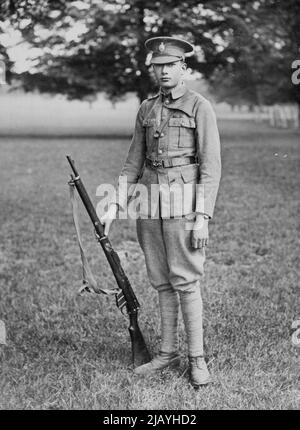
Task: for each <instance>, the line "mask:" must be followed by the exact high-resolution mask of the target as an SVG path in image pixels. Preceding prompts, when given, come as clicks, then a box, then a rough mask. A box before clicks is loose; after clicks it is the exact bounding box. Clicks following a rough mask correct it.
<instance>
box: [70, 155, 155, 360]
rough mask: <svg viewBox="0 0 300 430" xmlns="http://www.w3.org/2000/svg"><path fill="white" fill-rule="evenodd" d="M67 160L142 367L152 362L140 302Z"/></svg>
mask: <svg viewBox="0 0 300 430" xmlns="http://www.w3.org/2000/svg"><path fill="white" fill-rule="evenodd" d="M67 160H68V162H69V164H70V166H71V168H72V171H73V173H74V175H73V174H71V181H70V182H69V184H70V185H74V186H75V187H76V189H77V191H78V194H79V196H80V198H81V200H82V202H83V204H84V206H85V208H86V210H87V212H88V214H89V217H90V219H91V221H92V223H93V225H94V228H95V233H96V239H97V241H98V243H99V244H100V245H101V246H102V249H103V251H104V254H105V256H106V258H107V260H108V263H109V265H110V267H111V269H112V271H113V274H114V276H115V279H116V281H117V284H118V287H119V288H120V289H121V291H120V292H119V293H117V294H116V304H117V307H118V308H119V309H120V310H121V312H122V309H123V308H124V307H126V310H127V313H128V316H129V322H130V324H129V327H128V330H129V333H130V338H131V349H132V362H133V364H134V365H135V366H140V365H141V364H144V363H147V362H148V361H150V360H151V357H150V354H149V352H148V349H147V346H146V344H145V341H144V338H143V335H142V333H141V330H140V328H139V325H138V311H139V309H140V305H139V302H138V300H137V298H136V296H135V294H134V291H133V289H132V287H131V285H130V282H129V279H128V278H127V276H126V275H125V273H124V270H123V268H122V266H121V262H120V258H119V256H118V254H117V253H116V251H114V249H113V247H112V245H111V243H110V241H109V239H108V237H107V236H105V235H104V228H103V226H102V224H101V223H100V220H99V218H98V216H97V213H96V211H95V208H94V206H93V204H92V201H91V199H90V197H89V195H88V193H87V191H86V189H85V186H84V185H83V183H82V180H81V179H80V176H79V173H78V171H77V169H76V167H75V165H74V160H72V159H71V157H70V156H69V155H67Z"/></svg>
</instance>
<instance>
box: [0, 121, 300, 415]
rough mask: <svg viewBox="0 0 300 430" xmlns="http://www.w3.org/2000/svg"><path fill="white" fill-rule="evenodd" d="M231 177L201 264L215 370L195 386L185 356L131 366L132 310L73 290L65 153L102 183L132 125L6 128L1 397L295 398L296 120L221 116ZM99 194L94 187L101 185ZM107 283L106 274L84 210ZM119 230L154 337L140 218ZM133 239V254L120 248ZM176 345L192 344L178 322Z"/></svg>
mask: <svg viewBox="0 0 300 430" xmlns="http://www.w3.org/2000/svg"><path fill="white" fill-rule="evenodd" d="M220 128H221V134H222V151H223V155H222V158H223V177H222V182H221V187H220V192H219V196H218V201H217V206H216V211H215V217H214V219H213V220H212V221H211V224H210V236H211V242H210V246H209V248H208V251H207V263H206V274H205V277H204V278H203V283H202V285H203V287H202V288H203V289H202V291H203V300H204V311H205V318H204V324H205V344H206V353H207V360H208V363H209V368H210V370H211V372H212V374H213V378H214V383H213V384H212V385H210V386H208V387H206V388H204V389H202V390H200V391H197V392H196V391H194V390H193V389H192V388H190V386H189V384H188V379H187V373H186V371H185V370H186V365H187V362H186V359H184V360H183V363H182V366H181V368H180V369H179V370H175V371H174V370H166V371H164V372H163V373H162V374H158V375H155V376H152V377H148V378H140V377H136V376H133V374H132V370H131V363H130V361H131V353H130V342H129V334H128V331H127V325H128V322H127V320H126V319H125V318H124V317H123V316H122V315H121V314H120V313H119V311H118V310H117V309H116V307H115V304H114V300H113V298H108V297H105V296H96V297H95V296H91V295H85V296H82V297H77V296H76V291H77V289H78V287H79V284H80V282H79V279H80V277H81V268H80V259H79V251H78V247H77V243H76V240H75V233H74V227H73V225H72V219H71V212H70V203H69V196H68V187H67V180H68V175H69V168H68V166H67V162H66V159H65V154H71V155H72V157H73V158H74V159H75V160H76V161H77V165H78V168H79V169H80V173H81V176H82V178H83V180H84V182H85V185H86V187H87V189H88V190H89V192H90V194H91V195H92V196H93V197H94V196H95V190H96V186H97V185H98V184H100V183H103V182H113V181H114V179H115V177H116V176H117V174H118V172H119V169H120V168H121V165H122V161H123V159H124V156H125V154H126V151H127V148H128V144H129V141H128V139H114V140H112V139H110V140H109V139H102V140H101V139H88V138H72V139H59V138H58V137H55V138H52V139H51V138H43V139H38V138H36V139H29V138H13V137H10V138H0V151H1V152H0V154H1V155H0V157H1V158H0V183H1V193H0V198H1V213H0V319H2V320H4V322H5V324H6V327H7V333H8V341H7V346H4V345H0V360H1V380H0V391H1V396H0V408H1V409H298V408H299V406H300V387H299V375H300V372H299V370H300V368H299V367H300V366H299V361H300V360H299V352H300V349H299V348H297V347H296V346H294V345H293V344H292V342H291V336H292V329H291V325H292V323H293V321H295V320H298V319H300V306H299V304H300V303H299V267H300V264H299V263H300V261H299V161H300V154H299V132H295V131H286V130H285V131H283V130H275V129H270V128H267V127H266V126H264V125H258V124H254V123H252V122H247V121H244V122H233V121H232V122H221V123H220ZM94 201H95V202H96V198H95V199H94ZM81 219H82V229H83V237H84V241H85V245H86V248H87V250H88V254H89V256H90V260H91V263H92V267H93V268H94V271H95V272H96V273H97V276H98V280H99V283H100V284H102V285H103V286H105V287H109V286H110V287H112V286H114V281H113V277H112V274H111V273H110V270H109V268H108V265H107V263H106V261H104V258H103V256H102V254H101V250H100V249H99V248H98V245H97V244H96V242H95V240H94V234H93V231H92V229H91V226H90V224H89V220H88V219H87V216H86V214H85V212H84V211H83V210H81ZM111 240H112V243H113V245H114V246H115V248H116V249H117V250H118V251H120V254H121V256H122V260H123V262H124V267H125V270H126V272H127V275H128V277H129V278H130V280H131V281H132V285H133V288H134V290H135V292H136V294H137V296H138V298H139V300H140V302H141V304H142V311H141V314H140V326H141V328H142V331H143V333H144V336H145V338H146V341H147V343H148V345H149V348H150V349H151V352H152V353H154V352H156V351H157V349H158V346H159V315H158V311H157V296H156V293H155V291H153V290H152V289H151V287H150V285H149V282H148V280H147V277H146V272H145V266H144V260H143V256H142V254H141V251H140V250H139V247H138V245H137V242H136V234H135V225H134V223H133V221H119V222H118V223H115V225H114V227H113V230H112V235H111ZM126 250H129V251H130V252H129V256H128V257H127V258H126V256H125V251H126ZM180 334H181V350H182V355H183V357H186V349H185V348H186V347H185V339H184V331H183V326H182V322H181V333H180Z"/></svg>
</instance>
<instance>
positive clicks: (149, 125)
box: [143, 118, 155, 148]
mask: <svg viewBox="0 0 300 430" xmlns="http://www.w3.org/2000/svg"><path fill="white" fill-rule="evenodd" d="M154 126H155V118H149V119H145V120H144V121H143V127H145V129H146V144H147V148H150V147H151V146H152V142H153V139H154V137H153V135H154Z"/></svg>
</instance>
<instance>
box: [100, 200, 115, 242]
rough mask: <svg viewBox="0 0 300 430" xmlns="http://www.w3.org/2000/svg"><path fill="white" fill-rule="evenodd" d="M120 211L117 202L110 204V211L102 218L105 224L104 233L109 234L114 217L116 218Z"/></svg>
mask: <svg viewBox="0 0 300 430" xmlns="http://www.w3.org/2000/svg"><path fill="white" fill-rule="evenodd" d="M117 213H118V205H117V204H116V203H111V204H110V205H109V208H108V211H107V212H105V214H104V215H103V216H102V217H101V218H100V222H101V224H102V225H103V226H104V234H105V236H108V233H109V230H110V227H111V225H112V222H113V220H114V219H116V217H117Z"/></svg>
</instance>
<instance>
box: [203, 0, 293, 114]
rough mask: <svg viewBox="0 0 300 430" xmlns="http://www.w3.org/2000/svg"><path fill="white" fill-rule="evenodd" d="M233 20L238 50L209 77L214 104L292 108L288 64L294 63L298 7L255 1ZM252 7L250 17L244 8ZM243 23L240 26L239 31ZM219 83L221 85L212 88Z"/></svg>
mask: <svg viewBox="0 0 300 430" xmlns="http://www.w3.org/2000/svg"><path fill="white" fill-rule="evenodd" d="M244 6H245V7H244V8H243V10H242V11H241V12H240V13H239V16H238V17H237V16H235V19H236V21H237V26H236V29H235V33H236V34H235V35H234V38H235V41H236V44H235V47H237V48H238V45H240V46H244V48H243V49H238V51H237V52H236V53H235V54H234V55H233V61H232V62H231V63H228V65H227V66H226V67H225V68H224V67H223V68H222V69H221V68H217V69H215V72H214V74H213V75H212V76H211V77H210V83H211V85H212V86H213V87H214V88H215V89H216V95H217V98H218V100H220V101H221V100H231V101H232V102H234V100H237V99H238V100H240V101H242V102H243V103H247V104H255V105H261V104H265V105H272V104H274V103H290V102H293V103H298V104H299V107H300V86H299V85H298V86H297V85H293V83H292V81H291V74H292V69H291V66H292V62H293V61H294V60H295V59H297V58H300V50H299V44H300V3H299V2H298V1H295V0H286V1H284V2H281V1H277V0H264V1H263V0H261V1H257V2H256V4H254V3H253V4H252V5H251V4H250V3H248V4H245V5H244ZM250 7H252V8H253V7H254V8H255V13H254V11H252V12H251V11H250V12H249V10H248V11H247V8H250ZM243 23H244V24H245V25H243ZM220 81H222V85H217V84H218V82H220Z"/></svg>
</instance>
